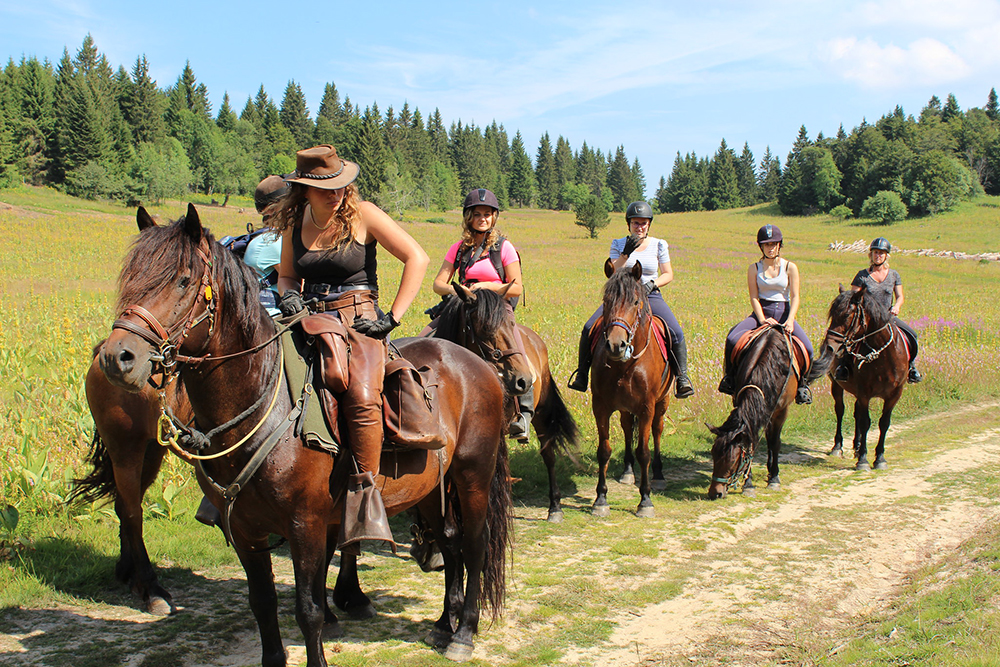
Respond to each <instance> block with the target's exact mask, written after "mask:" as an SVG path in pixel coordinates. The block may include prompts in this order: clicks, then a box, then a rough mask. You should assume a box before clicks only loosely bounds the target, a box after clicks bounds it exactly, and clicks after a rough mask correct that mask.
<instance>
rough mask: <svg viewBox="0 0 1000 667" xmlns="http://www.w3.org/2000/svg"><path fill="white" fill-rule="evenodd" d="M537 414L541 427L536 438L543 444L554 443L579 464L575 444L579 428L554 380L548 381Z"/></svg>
mask: <svg viewBox="0 0 1000 667" xmlns="http://www.w3.org/2000/svg"><path fill="white" fill-rule="evenodd" d="M538 416H539V417H541V418H542V428H541V429H540V430H541V433H540V434H539V438H538V439H539V440H544V441H545V443H544V444H554V445H555V446H556V448H557V449H558V450H560V451H562V452H564V453H565V454H566V455H567V456H568V457H569V458H570V459H571V460H572V461H573V463H575V464H577V465H578V466H579V465H580V460H579V458H578V457H577V455H576V454H577V452H576V447H575V445H576V442H577V438H578V437H579V435H580V430H579V429H578V428H577V426H576V420H575V419H573V415H572V413H570V411H569V408H567V407H566V403H565V402H564V401H563V398H562V394H560V393H559V389H558V387H556V383H555V382H549V393H548V395H547V396H546V397H545V399H544V400H542V401H539V402H538ZM570 445H573V447H570Z"/></svg>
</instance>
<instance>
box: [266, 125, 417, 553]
mask: <svg viewBox="0 0 1000 667" xmlns="http://www.w3.org/2000/svg"><path fill="white" fill-rule="evenodd" d="M358 172H359V168H358V165H357V164H355V163H353V162H348V161H347V160H343V159H341V158H340V157H339V156H338V155H337V150H336V149H335V148H334V147H333V146H330V145H327V144H324V145H320V146H314V147H312V148H309V149H306V150H301V151H299V152H298V153H296V154H295V171H294V172H292V173H291V174H288V175H287V176H285V181H286V182H288V183H289V184H290V185H291V190H290V192H289V193H288V195H287V196H286V197H285V198H284V199H282V200H281V202H279V203H278V204H277V205H276V207H275V209H274V210H273V213H272V218H271V224H272V226H273V227H274V228H275V229H277V230H279V231H280V232H281V233H282V246H281V263H280V265H279V268H278V291H279V292H281V301H280V302H279V308H280V309H281V312H282V314H284V315H286V316H288V315H292V314H294V313H297V312H299V311H301V310H302V309H303V308H305V301H306V300H312V299H315V300H316V301H315V304H316V305H315V306H311V308H312V309H314V310H317V311H320V312H333V313H336V314H337V315H338V316H339V317H340V318H341V319H342V320H343V321H344V323H345V324H346V325H348V327H353V329H351V330H350V331H349V333H350V336H351V338H350V342H351V359H350V373H351V382H350V384H349V385H348V388H347V391H345V392H344V393H343V394H341V395H340V396H338V404H339V407H340V409H341V410H342V411H343V412H344V415H345V417H346V419H345V424H346V426H347V439H348V442H349V444H350V446H351V449H352V450H353V452H354V457H355V459H356V460H357V464H358V468H359V470H360V475H359V477H360V479H357V480H355V481H356V482H357V483H358V484H359V485H360V484H368V485H370V486H372V487H373V486H374V485H373V482H372V481H371V480H372V478H374V476H375V475H377V474H378V471H379V459H380V458H381V454H382V435H383V434H382V428H383V427H382V396H381V393H382V380H383V377H384V374H385V356H386V344H385V339H386V337H387V336H388V335H389V332H390V331H392V330H393V329H395V328H396V327H397V326H399V322H400V320H401V319H402V318H403V315H404V314H406V310H407V308H409V307H410V304H411V303H412V302H413V299H414V297H416V295H417V292H418V291H419V290H420V284H421V281H422V280H423V277H424V273H425V272H426V271H427V263H428V258H427V253H425V252H424V251H423V249H422V248H421V247H420V246H419V245H418V244H417V242H416V241H414V240H413V238H412V237H411V236H410V235H409V234H407V233H406V232H405V231H403V230H402V228H400V227H399V225H397V224H396V223H395V222H394V221H393V220H392V218H390V217H389V216H388V215H386V214H385V213H384V212H383V211H382V210H381V209H379V208H378V207H377V206H375V205H374V204H372V203H370V202H366V201H362V200H361V198H360V196H359V195H358V188H357V186H356V185H355V184H354V180H355V179H356V178H357V176H358ZM378 246H382V247H383V248H385V249H386V250H387V251H389V254H391V255H393V256H394V257H396V259H398V260H399V261H401V262H402V263H403V273H402V276H401V277H400V280H399V288H398V289H397V291H396V296H395V298H394V299H393V302H392V306H391V307H390V309H389V311H388V312H386V313H384V314H383V313H382V312H381V310H379V308H378V276H377V272H376V268H377V263H376V258H375V254H376V249H377V248H378ZM362 334H363V335H362ZM376 493H377V490H376ZM381 505H382V504H381V503H377V504H376V506H375V509H377V508H378V507H379V506H381ZM382 513H383V517H377V518H376V522H378V521H379V520H380V519H383V520H384V508H383V510H382ZM381 525H383V526H384V525H385V524H384V523H382V524H381ZM350 534H351V533H350V531H348V535H350ZM390 538H391V534H390ZM354 541H355V540H350V539H349V540H348V541H347V542H345V544H343V545H341V546H342V547H343V546H347V545H348V544H350V543H352V542H354ZM355 549H356V547H355Z"/></svg>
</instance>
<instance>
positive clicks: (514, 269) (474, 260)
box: [429, 188, 535, 440]
mask: <svg viewBox="0 0 1000 667" xmlns="http://www.w3.org/2000/svg"><path fill="white" fill-rule="evenodd" d="M499 217H500V204H499V202H498V201H497V197H496V195H495V194H493V193H492V192H491V191H489V190H487V189H485V188H476V189H474V190H472V191H470V192H469V194H468V195H467V196H466V197H465V201H464V202H463V204H462V238H461V239H460V240H458V241H457V242H456V243H455V244H454V245H452V246H451V247H450V248H448V252H446V253H445V256H444V261H443V262H442V263H441V268H440V269H439V270H438V273H437V276H435V277H434V292H435V293H436V294H440V295H441V296H442V297H446V296H450V295H452V294H454V293H455V288H454V287H452V285H451V281H452V279H453V278H455V275H456V274H458V282H460V283H461V284H462V285H464V286H465V287H468V288H469V289H471V290H473V291H475V290H481V289H487V290H492V291H494V292H497V291H500V290H502V289H504V288H506V290H507V294H506V296H507V303H508V304H510V306H511V309H513V308H514V306H516V305H517V299H518V297H520V296H521V294H522V293H523V291H524V287H523V285H522V283H521V258H520V256H519V255H518V254H517V249H515V248H514V245H513V244H512V243H511V242H510V241H508V240H507V238H506V237H505V236H503V235H502V234H501V233H500V230H499V229H497V219H498V218H499ZM508 285H509V287H508ZM434 325H435V323H434V322H432V323H431V325H429V326H430V327H433V326H434ZM514 340H515V343H516V344H517V348H518V350H519V351H520V352H521V354H522V355H523V354H524V343H523V342H522V341H521V336H520V334H519V333H518V331H517V329H516V328H515V329H514ZM517 406H518V411H517V414H516V415H515V416H514V421H513V422H511V424H510V436H511V437H513V438H517V439H518V440H527V439H528V434H529V430H528V429H529V424H531V417H532V415H533V414H534V411H535V392H534V388H533V387H532V388H529V389H528V391H526V392H525V393H523V394H521V395H520V396H518V397H517Z"/></svg>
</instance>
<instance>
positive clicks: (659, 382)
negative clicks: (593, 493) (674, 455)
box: [590, 260, 674, 517]
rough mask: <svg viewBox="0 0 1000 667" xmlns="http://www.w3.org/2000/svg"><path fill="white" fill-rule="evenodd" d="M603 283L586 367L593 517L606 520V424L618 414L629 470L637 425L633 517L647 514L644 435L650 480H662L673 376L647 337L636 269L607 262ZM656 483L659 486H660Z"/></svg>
mask: <svg viewBox="0 0 1000 667" xmlns="http://www.w3.org/2000/svg"><path fill="white" fill-rule="evenodd" d="M604 274H605V275H606V276H608V282H607V283H606V284H605V285H604V319H603V330H602V332H601V334H600V335H601V339H600V341H599V342H598V344H597V347H596V349H595V350H594V360H593V363H592V365H591V370H590V379H591V393H592V395H593V400H592V404H591V408H592V409H593V412H594V419H595V420H596V421H597V437H598V445H597V462H598V466H599V468H600V471H599V475H598V479H597V498H596V499H595V500H594V505H593V512H594V515H595V516H608V514H609V513H610V508H609V507H608V497H607V496H608V481H607V474H608V461H609V460H610V458H611V437H610V421H611V415H612V414H613V413H614V412H615V411H618V412H619V414H620V421H621V426H622V431H624V432H625V464H626V468H629V467H631V457H632V437H633V435H634V433H635V428H636V426H638V429H639V432H638V439H637V440H636V443H635V459H636V463H637V464H638V466H639V470H640V473H641V474H640V478H639V495H640V498H639V506H638V507H637V508H636V515H637V516H641V517H651V516H653V502H652V501H651V500H650V497H649V493H650V490H651V488H652V486H651V483H650V479H649V467H650V454H649V436H650V433H651V432H652V436H653V446H654V454H653V459H652V464H653V476H654V479H656V480H663V463H662V460H661V459H660V437H661V435H662V434H663V415H664V414H665V413H666V411H667V405H668V404H669V403H670V385H671V384H672V383H673V380H674V377H673V373H672V372H671V370H670V366H669V364H667V360H666V359H665V358H664V357H663V355H662V354H661V353H660V351H659V348H658V345H657V343H656V340H655V338H654V334H653V317H652V312H651V311H650V308H649V301H648V300H647V299H646V291H645V289H644V288H643V286H642V283H641V282H640V280H641V279H642V266H640V265H639V263H638V262H637V263H636V264H635V265H634V266H633V267H632V268H631V269H626V268H621V269H618V270H617V271H615V270H614V268H613V267H612V265H611V261H610V260H608V261H607V262H605V264H604ZM661 483H662V482H661Z"/></svg>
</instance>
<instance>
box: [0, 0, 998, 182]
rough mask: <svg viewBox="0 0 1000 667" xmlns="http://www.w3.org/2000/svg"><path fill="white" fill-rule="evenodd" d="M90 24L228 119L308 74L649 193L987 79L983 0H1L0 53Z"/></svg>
mask: <svg viewBox="0 0 1000 667" xmlns="http://www.w3.org/2000/svg"><path fill="white" fill-rule="evenodd" d="M87 33H90V34H91V35H92V36H93V37H94V40H95V41H96V43H97V47H98V49H99V50H100V51H101V52H102V53H104V54H105V55H106V56H107V57H108V59H109V60H110V61H111V63H112V65H113V66H115V67H117V66H118V65H124V66H125V67H126V69H131V67H132V64H133V63H134V62H135V60H136V57H137V56H139V55H141V54H145V56H146V58H147V59H148V60H149V62H150V65H151V71H152V75H153V76H154V78H156V80H157V83H158V84H159V85H160V86H161V87H166V86H168V85H170V84H172V83H173V82H174V81H176V79H177V77H178V75H179V74H180V72H181V70H182V68H183V67H184V63H185V61H190V63H191V67H192V68H193V69H194V72H195V75H196V76H197V77H198V80H199V81H200V82H202V83H204V84H205V85H206V86H207V87H208V90H209V94H210V98H211V101H212V103H213V105H214V109H216V110H217V109H218V105H219V103H220V101H221V99H222V95H223V93H225V92H227V91H228V93H229V95H230V98H231V100H232V104H233V106H234V107H235V108H236V110H237V112H238V111H239V110H240V109H242V108H243V105H244V103H245V101H246V99H247V96H249V95H253V94H255V93H256V91H257V89H258V88H259V87H260V85H261V84H263V86H264V88H265V90H266V91H267V92H268V94H269V95H270V96H271V97H272V98H273V99H275V101H276V102H277V103H280V101H281V97H282V95H283V93H284V90H285V86H286V85H287V83H288V81H289V80H292V79H294V80H295V81H296V82H298V83H299V85H301V86H302V89H303V91H304V92H305V94H306V98H307V100H308V103H309V108H310V112H311V113H312V114H315V112H316V109H317V107H318V106H319V101H320V98H321V96H322V92H323V88H324V86H325V84H326V83H327V82H331V81H332V82H334V83H336V85H337V88H338V90H339V91H340V93H341V96H343V95H349V96H350V98H351V101H352V102H353V103H355V104H360V105H361V107H362V109H363V108H364V107H366V106H368V105H370V104H371V103H372V102H378V105H379V108H380V109H381V110H382V111H385V109H386V108H387V107H388V106H390V105H391V106H393V107H394V108H395V109H397V110H398V109H399V108H400V107H401V106H402V104H403V102H404V101H408V102H409V103H410V106H411V107H414V106H416V107H419V108H420V110H421V111H422V112H423V113H424V115H425V117H426V115H427V114H428V113H430V112H432V111H433V110H434V108H435V107H437V108H440V110H441V113H442V116H443V117H444V119H445V121H446V122H447V123H450V122H452V121H455V120H459V119H461V120H462V121H463V122H465V123H469V122H474V123H476V124H478V125H480V126H483V125H486V124H489V123H490V122H492V121H493V120H494V119H495V120H497V121H498V122H500V123H503V124H504V126H505V127H506V128H507V130H508V133H509V134H510V136H511V137H513V135H514V133H515V131H517V130H520V131H521V134H522V136H523V137H524V139H525V143H526V145H527V147H528V151H529V154H530V155H532V157H533V156H534V152H535V150H536V149H537V146H538V140H539V138H540V136H541V134H542V133H543V132H545V131H548V132H549V133H550V135H551V137H552V139H553V141H554V140H555V138H556V137H557V136H559V135H562V136H564V137H566V138H567V139H568V140H569V141H570V144H571V145H572V147H573V148H574V150H576V149H578V148H579V147H580V145H581V143H582V142H583V141H586V142H587V143H588V144H589V145H591V146H596V147H599V148H602V149H603V150H604V151H605V152H607V151H609V150H610V151H613V150H614V149H615V147H617V146H618V145H619V144H621V145H624V146H625V151H626V153H627V154H628V155H629V157H630V159H631V158H632V157H638V158H639V161H640V163H641V165H642V167H643V170H644V172H645V175H646V181H647V195H648V196H652V193H653V191H654V190H655V188H656V184H657V182H658V180H659V178H660V176H661V175H664V176H666V175H669V173H670V169H671V167H672V164H673V160H674V156H675V154H676V153H677V151H680V152H681V153H687V152H690V151H694V152H695V153H697V154H698V155H699V156H705V155H711V154H712V153H714V152H715V151H716V150H717V149H718V146H719V142H720V141H721V140H722V139H723V138H725V140H726V141H727V143H728V144H729V145H730V147H732V148H734V149H736V151H737V152H740V151H741V150H742V147H743V143H744V142H749V144H750V148H751V150H752V151H753V152H754V156H755V158H756V160H757V162H758V163H759V161H760V157H761V156H762V155H763V153H764V150H765V148H766V147H767V146H770V148H771V151H772V152H773V153H774V154H776V155H778V156H779V157H781V158H782V163H783V162H784V157H785V155H786V154H787V152H788V150H789V148H790V147H791V144H792V142H793V141H794V140H795V137H796V135H797V133H798V129H799V126H800V125H803V124H804V125H805V126H806V128H807V130H808V131H809V136H810V137H811V138H815V136H816V135H817V133H819V132H821V131H822V132H823V133H825V134H827V135H829V134H833V133H835V132H836V131H837V128H838V126H839V125H840V124H841V123H843V125H844V127H845V128H846V129H847V130H848V131H849V130H850V129H851V128H853V127H854V126H856V125H858V124H859V123H860V122H861V120H862V118H867V119H868V120H870V121H874V120H876V119H878V118H879V117H880V116H881V115H883V114H885V113H888V112H891V111H892V110H893V109H894V107H895V106H896V105H897V104H900V105H902V106H903V108H904V110H905V111H906V112H907V113H911V114H914V115H917V114H919V112H920V109H921V108H922V107H923V106H924V105H925V104H926V102H927V101H928V100H929V99H930V97H931V95H937V96H938V97H940V98H941V99H942V101H943V100H944V99H945V98H946V96H947V95H948V94H949V93H954V94H955V96H956V97H957V98H958V102H959V104H960V106H961V107H962V108H963V109H965V108H969V107H973V106H979V107H981V106H983V105H985V103H986V99H987V95H988V94H989V91H990V88H992V87H996V86H998V85H1000V76H997V73H998V72H1000V39H998V38H997V35H1000V0H949V2H947V3H946V2H943V1H942V0H872V1H869V2H858V1H855V0H842V1H840V2H831V1H825V2H820V1H818V0H787V1H786V0H774V1H770V2H754V1H746V0H744V1H703V2H701V3H691V2H672V1H671V2H645V3H644V2H637V3H630V2H627V1H626V2H620V3H609V2H594V1H593V0H577V1H576V2H572V3H569V2H552V1H541V2H519V1H516V0H512V1H509V2H482V3H468V2H451V1H442V2H428V3H417V2H395V1H384V0H383V1H382V2H363V1H362V2H343V3H333V2H325V3H294V4H284V3H279V2H269V3H266V4H265V3H253V2H243V3H239V4H237V3H228V2H214V3H212V2H187V1H185V0H181V1H177V2H171V3H159V2H150V3H141V2H134V1H133V2H127V3H126V2H118V1H110V2H97V1H96V0H61V1H52V0H34V1H32V2H18V1H17V0H0V55H2V56H4V57H5V58H6V57H13V58H14V59H15V60H19V59H20V58H21V56H22V55H24V56H36V57H38V58H40V59H44V58H48V59H49V60H51V61H53V62H55V61H57V60H58V59H59V58H60V56H61V55H62V51H63V49H64V48H68V49H69V51H70V53H71V54H75V52H76V51H77V50H78V49H79V47H80V44H81V43H82V41H83V38H84V36H85V35H86V34H87Z"/></svg>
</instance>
